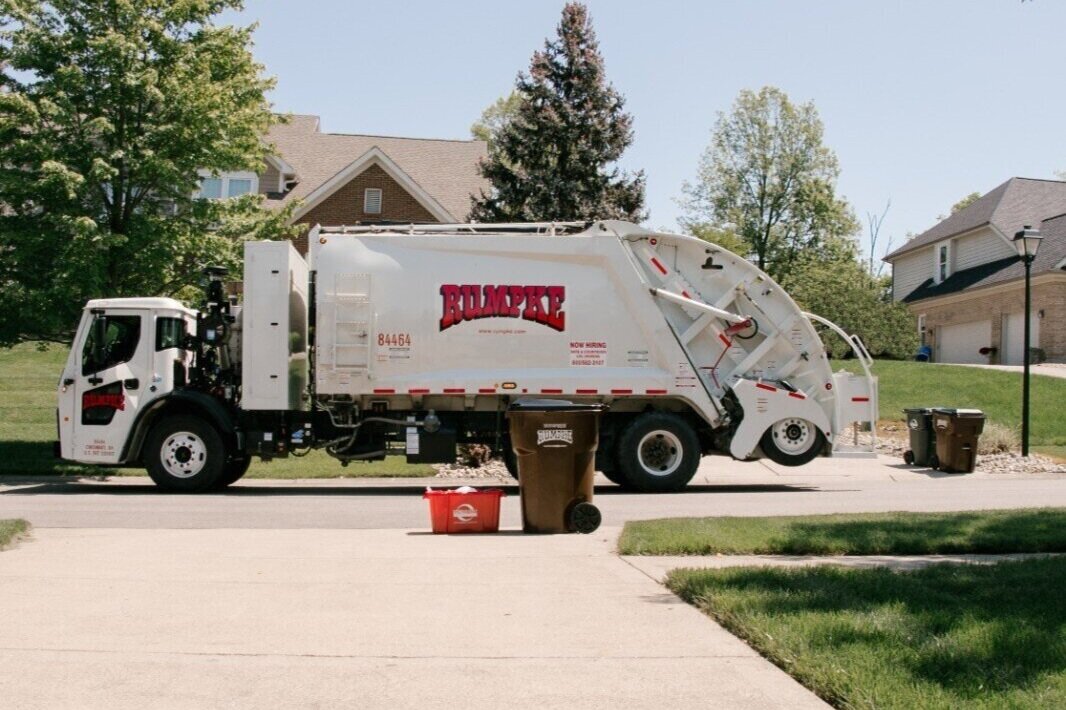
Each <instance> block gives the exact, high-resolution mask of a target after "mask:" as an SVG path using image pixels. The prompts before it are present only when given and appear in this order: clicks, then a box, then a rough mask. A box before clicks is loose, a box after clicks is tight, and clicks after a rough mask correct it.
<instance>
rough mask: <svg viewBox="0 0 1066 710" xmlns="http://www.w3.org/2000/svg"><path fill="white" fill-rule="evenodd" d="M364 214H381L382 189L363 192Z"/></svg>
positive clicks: (374, 188) (369, 188)
mask: <svg viewBox="0 0 1066 710" xmlns="http://www.w3.org/2000/svg"><path fill="white" fill-rule="evenodd" d="M363 212H365V213H366V214H381V189H380V188H377V187H368V188H367V189H366V190H364V191H363Z"/></svg>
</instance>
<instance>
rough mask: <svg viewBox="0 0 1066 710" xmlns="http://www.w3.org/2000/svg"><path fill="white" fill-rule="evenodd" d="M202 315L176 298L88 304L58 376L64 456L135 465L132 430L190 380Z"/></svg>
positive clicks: (115, 299) (81, 460) (60, 444)
mask: <svg viewBox="0 0 1066 710" xmlns="http://www.w3.org/2000/svg"><path fill="white" fill-rule="evenodd" d="M195 325H196V312H195V311H192V310H190V309H188V308H186V307H185V306H183V305H182V304H181V303H180V302H178V301H176V300H174V299H171V298H107V299H96V300H92V301H89V302H88V303H87V304H86V305H85V309H84V310H83V312H82V317H81V322H80V323H79V325H78V329H77V333H76V335H75V337H74V343H73V345H72V347H71V350H70V355H69V356H68V357H67V363H66V366H65V367H64V368H63V374H62V376H61V377H60V380H59V391H58V400H59V407H58V410H59V411H58V427H59V454H60V456H61V457H62V458H64V459H67V460H71V461H78V462H80V463H91V464H111V465H118V464H126V463H133V462H134V461H133V459H134V458H135V452H132V451H131V450H130V448H131V447H130V436H129V435H130V432H131V431H133V430H134V428H135V426H136V424H137V423H138V420H139V418H140V416H141V415H142V413H143V412H145V411H146V409H147V408H149V407H150V406H151V405H152V404H153V402H155V401H156V400H159V399H160V398H163V397H166V396H167V395H169V394H170V393H171V392H173V391H174V390H175V389H176V388H179V387H181V386H183V385H184V384H185V381H186V379H187V376H188V368H189V365H190V361H191V353H190V352H188V351H187V350H186V348H185V341H186V338H187V336H188V334H189V333H191V332H195Z"/></svg>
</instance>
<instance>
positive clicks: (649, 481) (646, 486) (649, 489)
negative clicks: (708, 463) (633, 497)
mask: <svg viewBox="0 0 1066 710" xmlns="http://www.w3.org/2000/svg"><path fill="white" fill-rule="evenodd" d="M700 456H701V454H700V440H699V437H698V436H697V435H696V432H695V431H694V430H693V429H692V427H691V426H690V425H689V423H688V422H686V421H685V420H684V419H682V418H681V417H679V416H677V415H676V414H670V413H667V412H648V413H646V414H642V415H640V416H639V417H637V418H636V419H634V420H633V421H632V422H631V423H630V424H629V426H627V427H626V428H625V431H623V432H622V436H621V438H620V439H619V441H618V470H617V471H615V474H616V475H618V476H619V477H620V478H621V479H622V481H623V483H622V484H621V485H623V486H625V487H628V488H632V489H634V490H637V491H642V492H645V493H661V492H668V491H679V490H681V489H682V488H684V487H685V485H686V484H688V482H689V481H691V480H692V477H693V476H695V475H696V469H697V468H698V467H699V465H700Z"/></svg>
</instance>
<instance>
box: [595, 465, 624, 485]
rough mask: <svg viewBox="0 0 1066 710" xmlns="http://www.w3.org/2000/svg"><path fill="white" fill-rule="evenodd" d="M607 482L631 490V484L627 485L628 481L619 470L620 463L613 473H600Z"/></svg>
mask: <svg viewBox="0 0 1066 710" xmlns="http://www.w3.org/2000/svg"><path fill="white" fill-rule="evenodd" d="M600 473H602V474H603V475H604V476H606V477H607V480H608V481H610V482H611V483H614V484H616V485H619V486H621V487H622V488H626V489H628V488H629V484H628V483H626V479H625V478H624V477H623V476H622V472H621V471H620V470H619V469H618V463H617V462H616V463H615V468H614V469H613V470H611V471H600Z"/></svg>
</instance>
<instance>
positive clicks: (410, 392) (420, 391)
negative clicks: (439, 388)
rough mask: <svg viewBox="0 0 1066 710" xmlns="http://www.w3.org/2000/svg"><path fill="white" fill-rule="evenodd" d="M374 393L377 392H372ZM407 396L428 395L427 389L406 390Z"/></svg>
mask: <svg viewBox="0 0 1066 710" xmlns="http://www.w3.org/2000/svg"><path fill="white" fill-rule="evenodd" d="M374 391H375V392H377V390H374ZM407 394H429V390H428V389H410V390H407Z"/></svg>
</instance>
